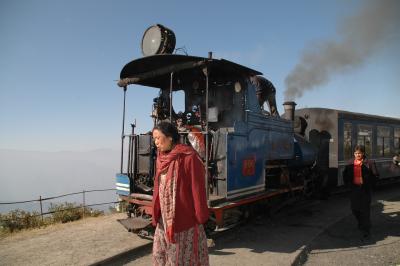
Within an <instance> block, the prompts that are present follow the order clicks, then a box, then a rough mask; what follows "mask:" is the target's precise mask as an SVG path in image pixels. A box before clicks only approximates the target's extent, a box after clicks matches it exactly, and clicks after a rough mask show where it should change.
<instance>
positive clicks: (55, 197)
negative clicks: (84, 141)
mask: <svg viewBox="0 0 400 266" xmlns="http://www.w3.org/2000/svg"><path fill="white" fill-rule="evenodd" d="M115 190H116V189H115V188H110V189H93V190H83V191H80V192H73V193H68V194H63V195H58V196H54V197H47V198H43V197H42V196H39V199H34V200H26V201H14V202H0V206H1V205H16V204H23V203H32V202H39V206H40V214H37V215H31V216H30V217H32V218H33V217H37V216H41V219H42V221H43V217H44V216H45V215H48V214H53V213H56V212H62V211H68V210H74V209H79V208H81V209H82V218H85V208H86V207H93V206H101V205H109V204H115V203H119V201H110V202H102V203H94V204H89V205H86V193H92V192H104V191H115ZM79 194H82V205H81V206H78V207H72V208H65V209H60V210H56V211H46V212H44V211H43V202H44V201H49V200H53V199H58V198H63V197H67V196H73V195H79ZM18 210H20V209H19V208H18ZM20 219H22V218H20Z"/></svg>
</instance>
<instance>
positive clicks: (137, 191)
mask: <svg viewBox="0 0 400 266" xmlns="http://www.w3.org/2000/svg"><path fill="white" fill-rule="evenodd" d="M174 47H175V36H174V34H173V32H172V31H171V30H169V29H168V28H166V27H164V26H162V25H159V24H157V25H154V26H152V27H150V28H149V29H147V31H146V32H145V35H144V36H143V39H142V50H143V55H144V56H143V57H142V58H138V59H136V60H133V61H131V62H129V63H128V64H126V65H125V66H124V67H123V69H122V71H121V73H120V80H119V81H118V85H119V86H120V87H122V88H123V92H124V114H123V117H124V118H125V99H126V93H127V88H128V86H129V85H131V84H136V85H141V86H143V87H141V88H142V89H143V90H149V89H152V88H156V89H158V90H159V95H158V97H156V98H155V99H154V100H153V102H152V103H149V104H151V106H152V113H151V117H152V119H153V123H154V124H156V123H158V122H159V121H163V120H168V121H171V122H172V123H175V124H176V125H177V128H178V130H179V133H180V135H181V142H183V143H187V144H189V145H192V146H193V148H194V149H195V150H196V151H197V152H198V153H199V155H200V156H201V158H202V159H203V162H204V167H205V172H206V174H205V176H204V177H203V178H205V180H206V182H205V183H206V191H207V200H208V206H209V210H210V217H209V221H208V225H207V228H208V229H209V230H222V229H224V228H229V227H231V226H233V225H235V224H237V223H238V222H240V221H241V220H242V219H244V218H246V217H247V216H248V215H249V214H250V212H251V210H252V209H254V208H253V207H254V206H256V205H259V204H263V203H265V202H268V201H270V200H272V199H275V198H278V197H288V196H293V195H301V194H304V193H306V194H307V193H309V192H310V190H311V189H312V184H313V178H312V177H313V174H312V168H313V166H314V164H315V158H316V151H315V149H314V148H313V146H312V145H311V144H310V143H308V142H307V140H306V139H305V137H304V131H305V127H306V123H305V120H304V119H300V118H298V117H295V116H294V112H295V110H294V107H295V103H293V102H287V103H285V114H284V115H282V116H279V114H278V112H277V108H276V103H275V95H274V93H275V88H274V87H273V85H272V83H270V82H269V81H268V80H267V79H265V78H263V77H261V75H262V73H261V72H259V71H257V70H254V69H251V68H248V67H245V66H243V65H240V64H237V63H234V62H231V61H228V60H225V59H215V58H213V57H212V53H209V54H208V56H207V57H196V56H189V55H180V54H173V51H174ZM177 91H180V92H183V94H184V111H183V112H176V111H175V108H174V106H173V102H174V101H173V97H174V93H175V92H177ZM123 124H125V121H124V122H123ZM149 131H151V128H149ZM125 145H127V146H128V149H127V152H126V151H125V152H124V150H125V149H124V147H125ZM155 156H156V152H155V146H154V143H153V141H152V136H151V134H150V133H144V134H136V133H135V132H134V131H132V133H131V134H125V133H124V127H123V132H122V149H121V168H120V173H118V174H117V175H116V186H117V193H118V195H119V197H120V199H121V201H124V202H126V203H127V204H128V208H127V210H128V218H127V219H124V220H121V221H120V222H121V223H122V224H123V225H124V226H125V227H127V228H128V229H129V230H130V231H133V232H136V233H139V234H141V235H148V234H149V232H150V231H151V229H150V223H151V217H152V210H151V200H152V193H153V177H154V173H155V169H154V167H155V160H156V158H155ZM123 162H126V163H123Z"/></svg>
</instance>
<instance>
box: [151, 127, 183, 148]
mask: <svg viewBox="0 0 400 266" xmlns="http://www.w3.org/2000/svg"><path fill="white" fill-rule="evenodd" d="M155 129H157V130H159V131H161V133H163V134H164V135H165V136H166V137H171V138H172V143H173V144H177V143H178V142H179V134H178V130H177V129H176V127H175V125H174V124H171V123H170V122H160V123H158V124H157V125H156V126H155V127H154V128H153V131H154V130H155Z"/></svg>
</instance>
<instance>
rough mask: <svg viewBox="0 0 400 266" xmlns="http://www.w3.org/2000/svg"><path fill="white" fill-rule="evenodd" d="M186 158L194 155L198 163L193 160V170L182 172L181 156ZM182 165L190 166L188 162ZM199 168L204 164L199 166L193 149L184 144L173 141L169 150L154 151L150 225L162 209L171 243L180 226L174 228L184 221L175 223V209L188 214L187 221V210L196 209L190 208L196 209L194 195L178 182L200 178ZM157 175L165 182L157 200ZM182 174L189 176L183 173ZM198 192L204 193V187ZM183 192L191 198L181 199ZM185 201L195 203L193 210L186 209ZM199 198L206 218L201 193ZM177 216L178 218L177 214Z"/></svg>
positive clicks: (183, 162)
mask: <svg viewBox="0 0 400 266" xmlns="http://www.w3.org/2000/svg"><path fill="white" fill-rule="evenodd" d="M190 157H197V158H195V159H196V161H197V162H198V163H197V164H198V166H197V169H190V171H191V172H189V173H187V172H185V171H184V169H185V165H184V164H185V162H186V161H185V158H190ZM199 165H200V166H199ZM186 167H192V165H189V166H186ZM199 169H204V166H203V165H202V163H201V160H200V159H199V158H198V155H197V153H196V151H195V150H194V149H193V148H192V147H190V146H188V145H183V144H177V145H176V146H175V147H174V148H173V149H172V150H171V151H170V152H158V153H157V162H156V175H155V178H154V192H153V225H157V222H158V220H159V218H160V215H161V211H162V213H163V214H162V219H163V223H164V228H165V232H166V237H167V239H168V240H169V241H170V242H172V243H174V242H175V239H174V233H175V232H179V231H180V229H181V228H176V227H177V226H178V227H180V226H183V225H182V223H187V222H186V221H183V222H182V221H178V223H177V221H176V218H177V214H176V210H177V209H179V211H185V212H186V214H185V216H187V217H188V218H187V220H190V218H189V217H190V216H191V215H190V211H193V212H196V210H194V209H196V202H199V200H197V199H193V198H195V195H192V193H191V192H190V191H183V192H182V191H180V190H181V189H182V187H181V183H182V182H192V181H193V178H194V177H198V178H199V179H195V180H204V178H203V177H204V171H199ZM196 172H197V173H196ZM161 174H166V177H165V181H164V184H165V185H164V186H162V187H161V189H163V195H164V199H163V201H160V193H159V190H160V175H161ZM185 174H187V175H189V176H184V175H185ZM203 184H204V181H203ZM200 188H201V186H200ZM203 188H204V186H203ZM196 190H197V189H196ZM202 192H205V190H202ZM201 194H203V193H201ZM204 194H205V193H204ZM177 195H179V196H177ZM186 195H190V197H191V199H187V198H185V196H186ZM202 198H203V196H202ZM189 201H190V202H194V203H195V206H193V207H192V208H191V209H193V210H190V209H188V207H189V206H187V203H188V202H189ZM200 201H201V202H202V206H204V203H205V206H206V209H205V210H204V208H200V209H202V210H203V211H201V213H202V216H203V217H204V215H205V214H206V215H207V217H208V209H207V203H206V199H205V195H204V199H201V200H200ZM182 202H183V203H182ZM189 208H190V207H189ZM178 216H179V217H180V215H178ZM203 217H202V218H201V219H202V220H204V218H203ZM179 219H181V218H179ZM201 222H203V221H201ZM176 224H178V225H176ZM185 227H186V224H185Z"/></svg>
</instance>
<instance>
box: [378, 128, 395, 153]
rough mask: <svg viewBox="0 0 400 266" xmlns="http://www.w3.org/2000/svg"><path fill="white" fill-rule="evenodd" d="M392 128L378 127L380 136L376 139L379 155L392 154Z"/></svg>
mask: <svg viewBox="0 0 400 266" xmlns="http://www.w3.org/2000/svg"><path fill="white" fill-rule="evenodd" d="M390 142H391V139H390V128H389V127H378V138H377V140H376V148H377V155H379V156H382V157H383V156H389V155H390Z"/></svg>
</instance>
